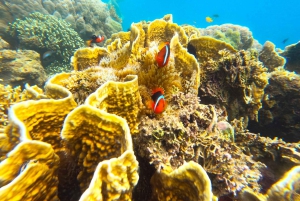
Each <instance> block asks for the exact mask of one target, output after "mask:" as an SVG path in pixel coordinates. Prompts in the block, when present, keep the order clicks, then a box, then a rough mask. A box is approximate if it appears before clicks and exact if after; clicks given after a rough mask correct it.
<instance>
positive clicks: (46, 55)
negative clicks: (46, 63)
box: [43, 50, 54, 59]
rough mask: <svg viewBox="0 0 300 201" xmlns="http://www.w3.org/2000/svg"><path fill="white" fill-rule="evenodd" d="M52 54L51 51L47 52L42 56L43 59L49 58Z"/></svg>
mask: <svg viewBox="0 0 300 201" xmlns="http://www.w3.org/2000/svg"><path fill="white" fill-rule="evenodd" d="M53 53H54V51H53V50H48V51H46V52H45V53H44V54H43V59H46V58H47V57H50V56H51V55H52V54H53Z"/></svg>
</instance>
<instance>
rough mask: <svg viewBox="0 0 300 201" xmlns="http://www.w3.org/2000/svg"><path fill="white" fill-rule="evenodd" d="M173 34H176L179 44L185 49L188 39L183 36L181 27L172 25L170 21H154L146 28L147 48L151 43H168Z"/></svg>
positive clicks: (183, 32)
mask: <svg viewBox="0 0 300 201" xmlns="http://www.w3.org/2000/svg"><path fill="white" fill-rule="evenodd" d="M165 19H168V18H165ZM175 33H177V34H178V37H179V41H180V44H181V45H182V46H183V47H186V45H187V42H188V37H187V36H186V35H185V31H184V29H183V28H182V27H180V26H178V25H177V24H175V23H173V22H172V21H171V20H168V21H166V20H164V19H162V20H154V21H153V22H151V23H150V24H149V26H148V30H147V46H149V45H150V43H151V42H152V41H157V42H170V41H171V39H172V38H173V36H174V35H175Z"/></svg>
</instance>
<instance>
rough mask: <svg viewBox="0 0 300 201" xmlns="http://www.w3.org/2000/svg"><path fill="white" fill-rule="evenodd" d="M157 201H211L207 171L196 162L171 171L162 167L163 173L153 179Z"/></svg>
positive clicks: (166, 167)
mask: <svg viewBox="0 0 300 201" xmlns="http://www.w3.org/2000/svg"><path fill="white" fill-rule="evenodd" d="M151 185H152V189H153V195H154V197H155V200H160V201H170V200H172V201H176V200H185V201H194V200H202V201H211V200H212V198H213V194H212V190H211V182H210V179H209V177H208V175H207V174H206V172H205V170H204V169H203V168H202V167H201V165H199V164H198V163H195V162H194V161H190V162H188V163H185V164H184V165H182V166H180V167H179V168H178V169H176V170H173V171H170V169H168V166H162V168H161V172H157V173H155V174H154V175H153V176H152V178H151Z"/></svg>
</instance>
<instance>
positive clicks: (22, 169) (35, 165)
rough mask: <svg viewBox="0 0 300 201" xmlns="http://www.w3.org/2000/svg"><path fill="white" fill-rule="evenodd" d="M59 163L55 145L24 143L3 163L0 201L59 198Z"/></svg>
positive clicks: (0, 175)
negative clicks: (53, 147)
mask: <svg viewBox="0 0 300 201" xmlns="http://www.w3.org/2000/svg"><path fill="white" fill-rule="evenodd" d="M58 166H59V157H58V156H57V155H56V154H55V153H54V150H53V149H52V147H51V145H49V144H47V143H44V142H39V141H33V140H27V141H24V142H21V143H20V144H18V145H17V146H16V147H15V148H14V150H13V151H11V152H10V153H9V154H8V158H7V159H5V160H4V161H2V162H1V163H0V186H1V188H0V200H7V201H8V200H33V201H39V200H58V197H57V185H58V178H57V169H58Z"/></svg>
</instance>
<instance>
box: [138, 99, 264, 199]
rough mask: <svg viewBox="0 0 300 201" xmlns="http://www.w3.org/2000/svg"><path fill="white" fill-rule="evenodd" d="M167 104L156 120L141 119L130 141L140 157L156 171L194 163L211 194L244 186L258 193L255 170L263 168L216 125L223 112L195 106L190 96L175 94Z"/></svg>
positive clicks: (257, 179) (194, 100) (222, 193)
mask: <svg viewBox="0 0 300 201" xmlns="http://www.w3.org/2000/svg"><path fill="white" fill-rule="evenodd" d="M169 104H170V105H172V111H166V112H168V114H163V115H162V117H161V118H160V119H155V118H153V119H152V118H149V117H144V118H142V121H141V124H140V127H139V128H140V135H139V136H134V138H133V139H134V143H135V146H136V151H137V153H139V155H140V156H142V157H145V158H148V160H150V163H151V164H153V165H154V166H155V167H156V168H157V169H159V167H160V166H164V164H170V165H171V167H172V168H173V169H177V168H179V167H180V166H181V165H183V164H184V163H185V161H195V162H198V163H199V164H200V165H201V166H202V167H203V168H204V169H205V171H207V173H208V174H209V175H210V178H211V180H212V186H213V193H214V195H224V194H228V193H230V192H237V191H239V190H241V189H242V188H243V187H245V186H247V185H251V187H252V188H253V189H256V191H259V190H260V188H261V187H260V185H259V184H258V181H259V179H260V177H261V173H260V172H259V169H260V168H263V167H265V166H264V164H262V163H260V162H256V161H254V160H253V159H251V156H248V155H246V154H244V153H243V150H242V149H241V148H240V147H237V146H236V145H235V144H234V143H232V138H228V135H226V134H225V135H224V133H223V132H222V130H221V129H220V128H219V126H218V122H222V121H224V120H225V119H226V117H225V116H224V111H222V110H221V109H218V110H217V109H215V108H214V106H212V105H208V106H207V105H202V104H199V103H198V99H197V97H195V96H193V95H192V94H186V95H184V94H182V93H179V94H176V95H174V96H173V97H172V99H171V101H170V103H169ZM235 141H236V143H237V142H239V141H237V140H235ZM246 161H247V162H246ZM250 175H251V176H250Z"/></svg>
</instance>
